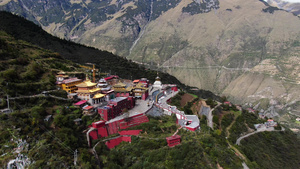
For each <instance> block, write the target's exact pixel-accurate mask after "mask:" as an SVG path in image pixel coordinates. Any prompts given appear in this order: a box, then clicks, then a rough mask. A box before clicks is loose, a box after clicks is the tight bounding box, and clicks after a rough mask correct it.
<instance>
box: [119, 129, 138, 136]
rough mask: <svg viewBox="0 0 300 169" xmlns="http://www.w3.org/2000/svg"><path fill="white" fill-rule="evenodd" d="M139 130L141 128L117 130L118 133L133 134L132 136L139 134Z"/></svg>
mask: <svg viewBox="0 0 300 169" xmlns="http://www.w3.org/2000/svg"><path fill="white" fill-rule="evenodd" d="M141 131H142V130H125V131H119V132H118V133H119V134H120V135H134V136H136V135H139V134H140V132H141Z"/></svg>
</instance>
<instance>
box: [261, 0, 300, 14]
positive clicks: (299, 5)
mask: <svg viewBox="0 0 300 169" xmlns="http://www.w3.org/2000/svg"><path fill="white" fill-rule="evenodd" d="M264 1H265V2H267V3H268V4H269V5H270V6H273V7H277V8H279V9H283V10H286V11H288V12H291V13H293V14H294V15H298V16H299V15H300V1H299V0H264Z"/></svg>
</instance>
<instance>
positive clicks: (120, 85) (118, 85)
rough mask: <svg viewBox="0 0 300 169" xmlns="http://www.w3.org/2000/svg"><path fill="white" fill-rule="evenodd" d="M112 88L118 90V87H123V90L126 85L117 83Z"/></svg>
mask: <svg viewBox="0 0 300 169" xmlns="http://www.w3.org/2000/svg"><path fill="white" fill-rule="evenodd" d="M114 87H118V88H119V87H124V88H125V87H126V84H125V83H121V82H119V83H117V84H115V85H114Z"/></svg>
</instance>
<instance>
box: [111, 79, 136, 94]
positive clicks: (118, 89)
mask: <svg viewBox="0 0 300 169" xmlns="http://www.w3.org/2000/svg"><path fill="white" fill-rule="evenodd" d="M113 90H114V92H115V95H116V97H128V96H132V86H129V85H127V84H125V83H122V82H119V83H117V84H115V85H114V86H113Z"/></svg>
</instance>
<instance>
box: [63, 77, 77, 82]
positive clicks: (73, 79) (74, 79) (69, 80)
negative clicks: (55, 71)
mask: <svg viewBox="0 0 300 169" xmlns="http://www.w3.org/2000/svg"><path fill="white" fill-rule="evenodd" d="M78 81H81V79H78V78H77V77H74V78H70V79H66V80H64V81H63V83H65V84H67V83H73V82H78Z"/></svg>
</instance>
